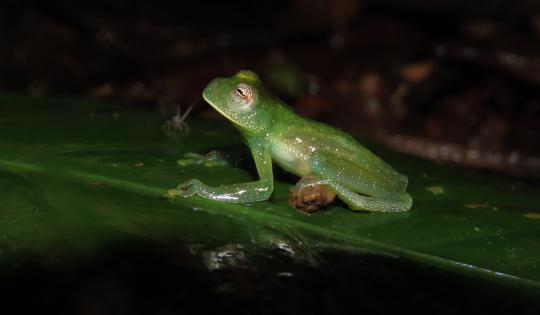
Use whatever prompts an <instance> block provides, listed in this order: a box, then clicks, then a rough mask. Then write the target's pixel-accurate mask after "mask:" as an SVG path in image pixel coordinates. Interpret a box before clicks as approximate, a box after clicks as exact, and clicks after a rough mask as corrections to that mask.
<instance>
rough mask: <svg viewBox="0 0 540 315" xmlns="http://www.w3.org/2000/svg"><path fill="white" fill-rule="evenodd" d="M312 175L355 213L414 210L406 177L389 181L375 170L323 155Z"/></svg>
mask: <svg viewBox="0 0 540 315" xmlns="http://www.w3.org/2000/svg"><path fill="white" fill-rule="evenodd" d="M313 161H314V163H313V164H312V171H313V173H314V175H315V176H316V177H317V179H318V180H319V181H321V182H324V183H325V184H326V185H327V186H328V187H329V188H330V189H331V190H332V191H333V192H334V193H335V194H336V195H337V196H338V197H339V198H340V199H341V200H342V201H343V202H345V203H346V204H347V205H348V206H349V207H350V208H351V209H353V210H368V211H379V212H402V211H407V210H409V209H410V208H411V207H412V198H411V196H409V194H407V193H406V192H405V191H404V188H405V187H406V182H405V183H399V182H398V183H396V182H393V181H392V180H394V181H395V180H397V181H406V177H405V176H403V179H402V178H401V177H397V176H396V177H395V178H393V179H390V178H389V179H386V178H383V179H381V177H380V176H379V175H378V174H377V173H376V172H375V173H374V172H373V170H372V169H369V168H365V167H364V168H362V167H359V165H358V164H357V163H354V162H351V161H348V160H346V159H343V158H341V157H329V156H328V155H327V154H324V153H319V154H317V155H316V156H314V159H313Z"/></svg>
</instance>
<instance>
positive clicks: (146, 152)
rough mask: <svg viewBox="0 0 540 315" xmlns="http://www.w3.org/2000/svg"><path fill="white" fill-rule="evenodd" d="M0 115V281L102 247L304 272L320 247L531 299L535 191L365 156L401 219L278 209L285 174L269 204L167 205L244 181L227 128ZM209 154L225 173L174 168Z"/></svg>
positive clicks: (536, 246) (537, 249)
mask: <svg viewBox="0 0 540 315" xmlns="http://www.w3.org/2000/svg"><path fill="white" fill-rule="evenodd" d="M0 108H1V110H0V126H1V129H0V130H1V131H2V132H1V133H0V268H2V269H1V270H3V271H2V272H5V271H6V270H9V268H10V267H9V266H12V265H13V263H19V262H22V261H26V260H39V261H42V262H45V263H46V262H51V263H54V261H59V260H60V261H62V260H73V259H84V257H90V256H92V255H95V254H96V253H97V252H99V251H100V250H102V249H103V248H104V247H105V246H106V245H107V244H110V243H112V242H123V241H127V240H132V239H139V238H144V239H146V238H150V239H152V240H155V241H158V242H159V241H163V242H165V241H167V240H170V239H181V240H183V241H184V242H185V243H187V244H189V247H190V248H192V249H193V250H194V251H197V249H198V248H208V247H212V246H222V245H224V244H230V243H238V244H242V245H243V246H246V247H250V248H252V249H254V250H257V249H261V248H268V247H273V246H278V247H279V246H283V244H286V245H287V244H288V245H291V246H293V247H294V246H296V247H298V248H302V251H299V252H298V251H297V252H295V253H296V254H295V255H297V256H302V257H300V258H307V259H309V257H314V255H315V256H316V253H317V251H319V250H320V249H325V248H336V249H339V250H345V251H351V252H365V251H369V252H370V253H377V254H381V255H387V256H389V257H395V258H397V259H404V260H412V261H416V262H418V263H421V264H426V265H430V266H435V267H437V268H441V269H445V270H450V271H452V272H456V273H459V274H463V275H468V276H474V277H480V278H484V279H488V280H489V281H495V282H499V283H503V284H504V285H506V286H510V287H513V288H516V289H518V290H520V291H521V292H523V293H524V294H527V295H530V296H538V295H539V294H538V293H540V199H539V198H538V194H539V192H540V191H539V189H538V187H537V186H534V185H531V184H525V183H523V182H520V181H516V180H511V179H505V178H501V177H498V176H495V175H489V174H481V173H477V172H473V171H470V170H465V169H460V168H457V167H451V166H444V165H437V164H434V163H431V162H426V161H423V160H419V159H416V158H412V157H408V156H404V155H401V154H397V153H394V152H391V151H388V150H385V149H383V148H380V147H377V146H375V145H368V146H369V147H370V148H371V149H373V151H375V152H376V153H377V154H378V155H379V156H381V157H382V158H383V159H385V160H386V161H388V162H389V163H390V164H391V165H393V166H395V168H397V169H398V170H400V171H401V172H403V173H405V174H407V176H408V177H409V179H410V186H409V191H410V193H411V195H412V196H413V199H414V206H413V209H412V210H411V211H410V212H408V213H398V214H391V213H367V212H355V211H351V210H348V209H347V208H346V207H344V206H343V205H342V204H341V203H336V204H335V205H333V206H332V207H331V208H330V209H328V210H327V211H324V212H319V213H316V214H313V215H310V216H308V215H304V214H301V213H299V212H297V211H295V210H294V209H292V208H291V207H290V206H289V204H288V197H289V190H290V188H291V186H292V185H293V184H294V179H292V180H291V177H290V176H287V175H286V174H285V173H284V172H281V173H279V172H278V178H277V180H276V188H275V193H274V195H273V197H272V199H271V200H269V201H266V202H260V203H253V204H227V203H220V202H215V201H209V200H205V199H201V198H198V197H194V198H190V199H174V200H170V199H166V198H163V197H162V196H163V195H164V194H165V193H166V191H167V190H168V189H170V188H173V187H175V186H176V185H177V184H179V183H181V182H183V181H185V180H187V179H190V178H198V179H201V180H202V181H203V182H205V183H207V184H209V185H221V184H229V183H236V182H241V181H246V180H250V179H252V178H253V177H254V173H253V165H252V161H251V157H250V156H249V152H248V150H247V148H245V147H244V146H243V145H242V143H241V140H240V137H239V134H238V133H237V132H236V131H235V130H234V129H233V128H232V126H230V125H229V124H228V123H227V122H225V121H219V122H217V121H208V120H197V119H195V118H191V117H190V118H189V119H188V121H189V124H190V129H191V131H190V132H188V133H181V134H178V135H177V136H176V137H170V134H169V135H167V134H166V133H165V132H164V131H163V128H162V126H163V123H164V121H166V120H167V119H168V118H169V117H166V116H162V115H159V114H157V113H155V112H151V111H149V110H145V109H140V108H125V107H124V108H120V107H116V106H112V105H107V104H97V103H93V102H87V101H80V100H68V99H37V98H31V97H24V96H17V95H1V96H0ZM214 149H216V150H219V151H220V152H222V153H224V154H225V156H226V159H227V162H228V163H226V164H225V165H223V164H222V163H206V164H205V163H199V164H197V163H192V164H190V163H186V162H185V161H186V160H183V162H182V163H181V165H179V164H178V163H177V161H178V160H179V159H181V158H182V157H183V156H184V155H185V154H186V153H197V154H205V153H206V152H208V151H211V150H214ZM188 156H191V157H193V156H195V157H196V156H198V155H196V154H191V155H188ZM288 245H287V246H288Z"/></svg>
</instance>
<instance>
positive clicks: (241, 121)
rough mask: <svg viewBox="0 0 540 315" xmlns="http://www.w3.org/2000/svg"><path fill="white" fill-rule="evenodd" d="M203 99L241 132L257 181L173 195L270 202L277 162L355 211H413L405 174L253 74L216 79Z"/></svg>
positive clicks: (188, 187) (190, 186)
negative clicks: (288, 101) (313, 180)
mask: <svg viewBox="0 0 540 315" xmlns="http://www.w3.org/2000/svg"><path fill="white" fill-rule="evenodd" d="M203 98H204V99H205V100H206V101H207V102H208V103H209V104H210V105H211V106H212V107H214V108H215V109H216V110H217V111H218V112H219V113H221V114H222V115H223V116H225V117H226V118H227V119H229V120H230V121H231V122H232V123H233V124H234V125H235V126H236V127H237V128H238V130H239V131H240V132H241V133H242V135H243V136H244V139H245V142H246V144H247V145H248V146H249V148H250V149H251V153H252V155H253V159H254V161H255V165H256V168H257V172H258V174H259V180H257V181H253V182H248V183H239V184H234V185H228V186H218V187H209V186H207V185H205V184H203V183H201V182H200V181H199V180H197V179H192V180H189V181H187V182H185V183H183V184H181V185H179V186H178V187H177V188H176V190H174V194H175V195H178V196H182V197H190V196H193V195H195V194H196V195H199V196H202V197H204V198H208V199H214V200H219V201H224V202H236V203H249V202H256V201H263V200H267V199H268V198H270V196H271V194H272V190H273V174H272V162H275V163H276V164H278V165H279V166H281V167H282V168H283V169H285V170H286V171H288V172H290V173H293V174H295V175H298V176H300V177H304V176H311V177H314V178H316V180H317V182H319V183H320V184H321V185H326V186H327V187H328V188H330V189H331V190H332V191H333V192H334V193H336V195H337V196H338V197H339V198H340V199H341V200H342V201H343V202H345V203H346V204H347V205H348V206H349V207H350V208H351V209H353V210H368V211H381V212H402V211H407V210H409V209H410V208H411V207H412V198H411V197H410V195H409V194H407V192H406V188H407V182H408V181H407V177H406V176H404V175H402V174H400V173H398V172H397V171H395V170H394V169H393V168H392V167H391V166H390V165H388V164H387V163H386V162H384V161H383V160H381V159H380V158H378V157H377V156H376V155H374V154H373V153H371V152H370V151H369V150H367V149H366V148H364V147H363V146H362V145H361V144H359V143H358V142H357V141H356V140H355V139H354V138H353V137H351V136H350V135H348V134H346V133H345V132H343V131H341V130H338V129H336V128H333V127H330V126H328V125H325V124H322V123H319V122H316V121H313V120H310V119H307V118H304V117H301V116H298V115H297V114H296V113H295V112H294V111H293V110H292V109H291V108H290V107H289V106H287V105H285V104H284V103H283V102H281V101H280V100H279V99H277V98H275V97H274V96H272V95H270V94H269V93H268V92H266V90H265V89H264V87H263V86H262V84H261V81H260V80H259V78H258V77H257V75H256V74H254V73H253V72H251V71H246V70H243V71H240V72H238V73H237V74H236V75H235V76H233V77H229V78H216V79H214V80H212V81H211V82H210V83H209V84H208V86H207V87H206V88H205V89H204V91H203Z"/></svg>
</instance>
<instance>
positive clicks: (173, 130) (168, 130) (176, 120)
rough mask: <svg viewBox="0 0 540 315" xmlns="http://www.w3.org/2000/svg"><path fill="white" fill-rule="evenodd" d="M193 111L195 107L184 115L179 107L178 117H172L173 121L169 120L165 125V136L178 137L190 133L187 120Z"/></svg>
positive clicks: (190, 108)
mask: <svg viewBox="0 0 540 315" xmlns="http://www.w3.org/2000/svg"><path fill="white" fill-rule="evenodd" d="M192 109H193V105H191V106H189V107H188V109H187V110H186V112H185V113H183V114H182V108H181V107H180V106H178V107H177V110H176V115H174V116H172V117H171V119H169V120H167V121H166V122H165V123H164V124H163V130H164V131H165V134H167V136H169V137H173V138H174V137H176V136H178V135H180V134H185V133H189V132H190V128H189V125H188V123H187V122H186V118H187V116H188V115H189V113H190V112H191V110H192Z"/></svg>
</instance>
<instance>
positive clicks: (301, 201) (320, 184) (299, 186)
mask: <svg viewBox="0 0 540 315" xmlns="http://www.w3.org/2000/svg"><path fill="white" fill-rule="evenodd" d="M335 197H336V194H335V193H334V192H333V191H332V190H331V189H330V188H329V187H328V186H327V185H326V181H321V180H318V179H317V178H315V176H314V175H312V174H309V175H306V176H304V177H302V178H301V179H300V180H299V181H298V183H296V185H295V186H294V188H293V190H292V191H291V196H290V199H289V203H290V204H291V206H293V207H294V208H296V209H297V210H299V211H302V212H305V213H308V214H309V213H312V212H315V211H318V210H319V209H321V208H323V207H325V206H326V205H328V204H329V203H331V202H332V201H333V200H334V198H335Z"/></svg>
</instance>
